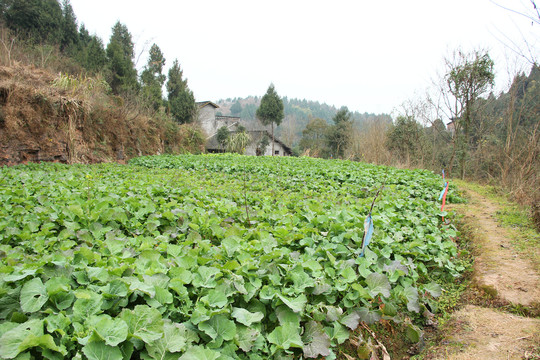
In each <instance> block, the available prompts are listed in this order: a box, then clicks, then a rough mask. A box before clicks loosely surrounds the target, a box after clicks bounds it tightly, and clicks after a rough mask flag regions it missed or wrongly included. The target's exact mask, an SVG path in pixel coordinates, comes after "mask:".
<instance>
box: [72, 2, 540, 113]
mask: <svg viewBox="0 0 540 360" xmlns="http://www.w3.org/2000/svg"><path fill="white" fill-rule="evenodd" d="M494 1H497V3H498V4H502V5H504V6H507V7H510V8H512V9H515V10H519V11H530V10H531V4H530V0H494ZM71 5H72V6H73V9H74V11H75V14H76V16H77V19H78V22H79V24H81V23H84V24H85V26H86V28H87V29H88V30H89V31H90V33H95V34H97V35H98V36H99V37H101V38H102V40H103V42H104V43H105V45H106V44H107V43H108V41H109V37H110V34H111V28H112V26H113V25H114V24H115V23H116V21H117V20H120V22H122V23H123V24H125V25H127V27H128V29H129V31H130V32H131V34H132V36H133V40H134V42H135V47H136V52H137V54H139V53H141V52H142V51H143V50H146V52H144V53H143V55H142V56H141V57H140V59H139V61H138V63H137V67H138V68H139V69H140V68H142V67H143V66H144V65H145V63H146V53H147V51H148V49H149V48H150V46H151V44H152V43H154V42H155V43H156V44H157V45H158V46H159V47H160V48H161V50H162V51H163V53H164V55H165V58H166V67H167V68H168V66H170V65H171V64H172V62H173V61H174V59H175V58H177V59H178V60H179V62H180V65H181V67H182V69H183V71H184V76H185V77H187V79H188V85H189V87H190V88H191V90H193V92H194V94H195V97H196V100H197V101H206V100H210V101H217V100H219V99H225V98H229V97H230V98H234V97H246V96H248V95H258V96H262V95H264V93H265V92H266V89H267V88H268V85H269V84H270V83H271V82H273V83H274V85H275V87H276V90H277V92H278V94H279V95H280V96H288V97H289V98H300V99H307V100H313V101H320V102H326V103H328V104H331V105H335V106H338V107H340V106H342V105H345V106H347V107H348V108H349V110H356V111H360V112H374V113H381V112H386V113H390V112H391V111H392V110H393V109H394V108H395V107H398V106H399V105H400V104H401V103H403V102H404V101H405V100H407V99H410V98H412V97H414V96H415V92H416V93H421V92H423V91H424V89H426V88H427V87H428V86H430V84H431V80H432V79H434V78H435V77H436V76H437V73H442V71H443V69H444V65H443V64H444V62H443V59H444V58H445V57H448V56H449V55H450V54H451V52H452V51H453V50H455V49H456V48H458V47H461V48H463V49H464V50H467V51H468V50H472V49H476V48H486V49H488V50H489V51H490V54H491V56H492V58H493V59H494V60H495V63H496V71H497V77H496V82H497V87H498V88H499V89H503V88H504V87H505V86H506V84H507V83H508V76H507V75H506V73H507V72H506V69H507V63H508V61H507V59H514V58H515V55H514V54H513V53H512V52H511V51H510V50H508V48H507V47H506V46H505V45H503V44H502V43H501V41H502V42H504V43H507V44H510V43H511V42H516V43H519V44H522V43H523V39H526V40H528V41H529V43H530V45H531V46H532V47H533V48H534V49H536V51H538V49H540V46H539V45H540V26H539V25H538V24H535V25H532V24H531V21H529V20H527V19H525V18H524V17H522V16H519V15H516V14H513V13H511V12H509V11H506V10H503V9H501V8H500V7H497V6H496V5H495V4H493V3H492V2H490V1H489V0H444V1H443V0H409V1H404V0H387V1H374V0H372V1H364V0H333V1H328V0H326V1H319V0H287V1H284V0H272V1H264V2H263V1H254V0H229V1H224V0H190V1H183V0H182V1H179V0H177V1H173V0H153V1H149V0H71ZM535 55H538V54H535ZM529 68H530V66H529ZM527 70H528V69H527Z"/></svg>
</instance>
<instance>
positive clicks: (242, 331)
mask: <svg viewBox="0 0 540 360" xmlns="http://www.w3.org/2000/svg"><path fill="white" fill-rule="evenodd" d="M259 334H260V333H259V331H258V330H255V329H252V328H249V327H246V326H242V325H240V326H237V327H236V335H235V336H234V341H235V343H236V345H238V347H239V348H240V349H242V350H243V351H244V352H247V353H249V351H250V350H251V348H252V347H253V344H254V343H255V340H257V337H258V336H259Z"/></svg>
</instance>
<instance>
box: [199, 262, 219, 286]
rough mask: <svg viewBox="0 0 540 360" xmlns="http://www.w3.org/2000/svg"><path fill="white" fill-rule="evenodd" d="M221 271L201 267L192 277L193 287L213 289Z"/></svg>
mask: <svg viewBox="0 0 540 360" xmlns="http://www.w3.org/2000/svg"><path fill="white" fill-rule="evenodd" d="M220 276H221V271H219V269H217V268H215V267H207V266H201V267H199V269H197V272H196V273H195V275H194V276H193V281H192V282H193V285H194V286H196V287H205V288H215V287H216V285H217V281H216V280H217V279H218V278H219V277H220Z"/></svg>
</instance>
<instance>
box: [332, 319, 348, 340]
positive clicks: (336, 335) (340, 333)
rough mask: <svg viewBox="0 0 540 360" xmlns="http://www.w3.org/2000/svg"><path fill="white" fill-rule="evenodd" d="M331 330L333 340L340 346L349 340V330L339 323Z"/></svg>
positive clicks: (334, 324)
mask: <svg viewBox="0 0 540 360" xmlns="http://www.w3.org/2000/svg"><path fill="white" fill-rule="evenodd" d="M331 330H332V331H331V334H332V336H331V337H332V340H335V341H336V342H337V343H338V344H343V343H344V342H345V341H347V340H348V339H349V336H350V333H349V330H347V328H346V327H345V326H343V325H341V324H340V323H338V322H337V321H335V322H334V323H333V327H332V329H331Z"/></svg>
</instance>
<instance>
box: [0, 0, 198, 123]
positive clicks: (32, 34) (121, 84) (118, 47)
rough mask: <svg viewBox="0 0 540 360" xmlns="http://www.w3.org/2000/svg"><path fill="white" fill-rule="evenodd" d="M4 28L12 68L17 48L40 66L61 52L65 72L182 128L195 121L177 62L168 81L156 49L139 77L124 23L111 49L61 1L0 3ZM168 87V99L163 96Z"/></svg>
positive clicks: (7, 0) (155, 47) (9, 0)
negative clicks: (100, 83)
mask: <svg viewBox="0 0 540 360" xmlns="http://www.w3.org/2000/svg"><path fill="white" fill-rule="evenodd" d="M0 22H1V24H2V26H3V33H2V37H1V41H2V45H3V47H4V49H3V50H5V51H7V52H8V62H11V56H10V55H11V54H9V53H10V51H11V47H12V45H13V43H14V42H18V43H21V44H24V46H26V48H27V49H29V50H28V51H34V52H36V53H38V55H39V56H40V57H41V61H42V64H41V65H45V64H44V63H45V62H46V61H47V59H48V58H49V57H50V56H51V54H52V53H53V52H54V51H58V52H59V54H60V56H61V57H63V58H64V60H63V63H62V66H61V69H60V70H61V71H68V72H71V73H81V72H86V73H88V74H90V75H99V76H102V77H103V78H104V79H105V80H106V81H107V83H108V84H109V86H110V90H111V92H112V94H114V95H121V96H123V97H125V98H127V99H132V100H133V101H135V102H136V103H137V104H138V105H139V106H142V107H147V108H149V109H153V110H154V111H162V112H165V113H166V114H168V115H170V116H171V117H172V118H173V119H174V120H175V121H177V122H178V123H181V124H183V123H190V122H192V121H193V120H194V118H195V113H196V110H197V108H196V104H195V98H194V96H193V92H192V91H191V90H190V89H189V87H188V84H187V79H185V78H184V76H183V71H182V68H181V67H180V63H179V62H178V59H175V60H174V61H173V63H172V66H171V67H170V68H169V70H168V73H167V75H165V74H164V67H165V64H166V60H165V57H164V55H163V52H162V51H161V49H160V48H159V46H158V45H157V44H155V43H154V44H153V45H152V46H151V48H150V50H149V58H148V62H147V64H146V65H145V66H144V68H143V70H142V71H141V72H140V74H139V73H138V71H137V69H136V67H135V52H134V43H133V38H132V35H131V33H130V32H129V30H128V28H127V26H126V25H124V24H122V23H121V22H120V21H118V22H117V23H116V24H114V26H113V27H112V34H111V37H110V39H109V42H108V43H107V45H106V46H105V45H104V43H103V41H102V39H100V38H99V37H98V36H96V35H92V34H90V33H89V31H88V30H87V29H86V28H85V26H84V24H82V25H80V26H79V24H78V23H77V18H76V16H75V13H74V11H73V8H72V6H71V4H70V2H69V0H63V1H62V2H61V3H59V2H58V1H57V0H0ZM6 29H7V30H6ZM6 31H7V32H8V34H6ZM66 59H67V60H66ZM164 85H165V89H166V97H165V96H164V94H163V90H162V89H163V87H164Z"/></svg>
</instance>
